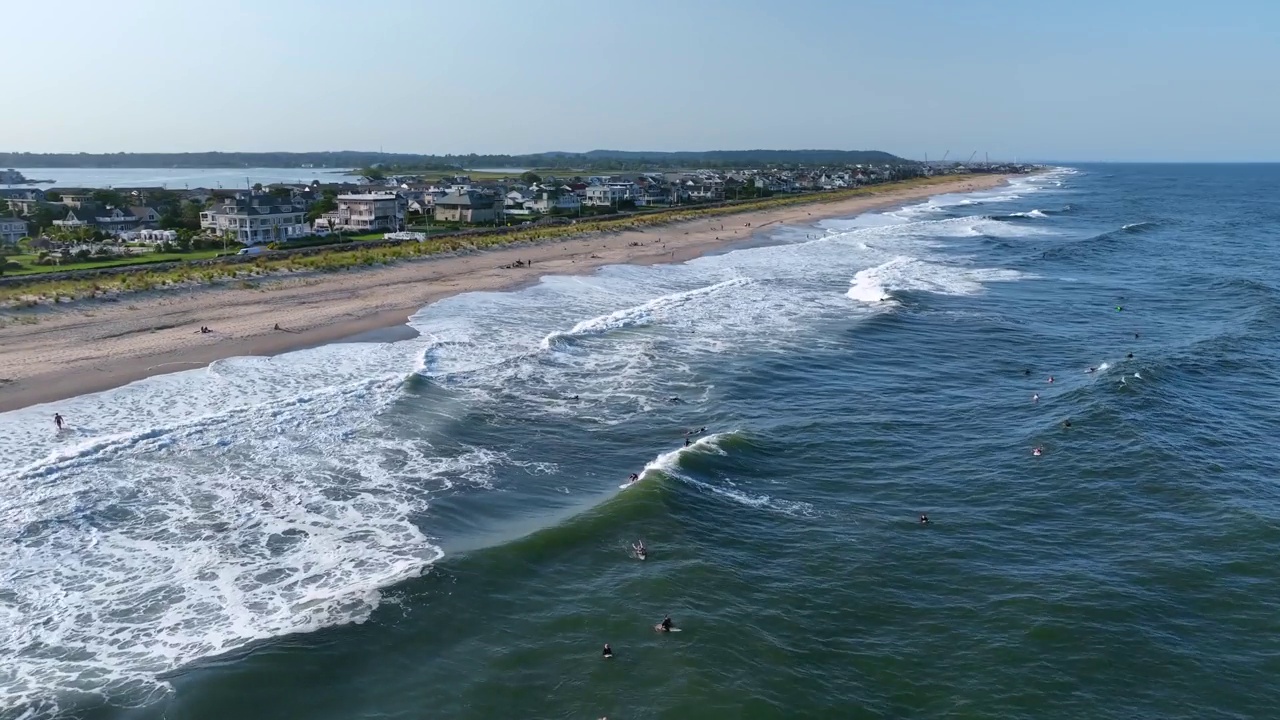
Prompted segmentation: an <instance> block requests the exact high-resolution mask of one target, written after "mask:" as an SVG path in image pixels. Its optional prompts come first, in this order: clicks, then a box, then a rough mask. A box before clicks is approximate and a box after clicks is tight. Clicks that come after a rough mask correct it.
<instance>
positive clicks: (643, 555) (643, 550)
mask: <svg viewBox="0 0 1280 720" xmlns="http://www.w3.org/2000/svg"><path fill="white" fill-rule="evenodd" d="M631 551H632V552H634V553H635V554H636V559H637V560H646V559H648V557H649V548H647V547H645V546H644V540H637V541H636V542H635V543H633V544H632V545H631Z"/></svg>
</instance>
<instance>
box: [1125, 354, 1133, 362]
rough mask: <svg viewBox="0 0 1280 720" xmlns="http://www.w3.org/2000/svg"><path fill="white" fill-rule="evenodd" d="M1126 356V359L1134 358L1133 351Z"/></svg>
mask: <svg viewBox="0 0 1280 720" xmlns="http://www.w3.org/2000/svg"><path fill="white" fill-rule="evenodd" d="M1124 357H1125V359H1126V360H1132V359H1133V353H1129V354H1128V355H1125V356H1124Z"/></svg>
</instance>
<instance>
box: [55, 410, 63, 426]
mask: <svg viewBox="0 0 1280 720" xmlns="http://www.w3.org/2000/svg"><path fill="white" fill-rule="evenodd" d="M53 424H54V425H56V426H57V428H58V429H59V430H61V429H62V425H63V420H62V416H61V415H59V414H58V413H54V414H53Z"/></svg>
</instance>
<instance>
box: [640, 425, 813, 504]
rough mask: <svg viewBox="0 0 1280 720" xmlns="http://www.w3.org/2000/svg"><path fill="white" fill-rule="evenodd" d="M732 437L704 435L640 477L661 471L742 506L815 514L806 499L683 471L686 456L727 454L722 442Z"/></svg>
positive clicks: (652, 463) (658, 460) (655, 463)
mask: <svg viewBox="0 0 1280 720" xmlns="http://www.w3.org/2000/svg"><path fill="white" fill-rule="evenodd" d="M733 436H734V433H732V432H727V433H714V434H711V435H704V436H703V437H700V438H698V440H697V441H696V442H693V443H691V444H689V445H687V446H683V447H679V448H676V449H675V450H671V451H669V452H665V453H662V454H661V455H658V456H657V457H655V458H654V459H653V460H651V461H650V462H649V463H648V464H647V465H645V466H644V470H642V471H641V472H640V473H639V475H640V479H641V480H644V479H645V478H646V477H648V476H650V475H652V474H655V473H661V474H662V475H665V476H666V477H669V478H673V479H675V480H678V481H680V482H682V483H685V484H687V485H690V486H692V487H694V488H697V489H698V490H701V491H703V492H707V493H711V494H713V495H716V496H718V497H722V498H725V499H728V500H730V501H732V502H734V503H737V504H739V505H745V506H747V507H753V508H759V509H763V510H770V511H773V512H779V513H782V514H784V515H791V516H795V517H812V516H815V515H817V514H818V513H817V511H816V510H815V509H814V507H813V505H811V504H809V503H806V502H800V501H795V500H783V499H779V498H773V497H771V496H769V495H760V494H752V493H748V492H745V491H743V490H739V489H737V488H736V487H733V482H732V481H730V480H726V481H725V482H726V484H727V487H720V486H716V485H714V484H711V483H708V482H703V481H701V480H698V479H696V478H693V477H690V476H689V475H688V474H686V473H684V472H683V471H682V470H681V468H680V461H681V459H682V458H684V457H686V456H690V455H694V454H700V453H707V452H710V453H713V454H715V455H724V456H727V455H728V454H729V453H728V452H727V451H726V450H725V449H724V447H723V446H722V444H721V443H722V442H723V441H724V440H726V439H728V438H731V437H733Z"/></svg>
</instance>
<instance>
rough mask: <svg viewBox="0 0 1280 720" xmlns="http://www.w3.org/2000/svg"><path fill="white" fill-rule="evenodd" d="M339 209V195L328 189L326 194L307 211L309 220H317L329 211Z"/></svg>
mask: <svg viewBox="0 0 1280 720" xmlns="http://www.w3.org/2000/svg"><path fill="white" fill-rule="evenodd" d="M337 209H338V196H337V195H336V194H335V193H334V192H333V191H332V190H326V191H325V192H324V195H323V196H322V197H321V198H320V199H319V200H317V201H316V204H315V205H312V206H311V209H310V210H309V211H307V221H308V222H315V221H316V219H317V218H319V217H320V216H321V215H323V214H325V213H327V212H333V211H334V210H337Z"/></svg>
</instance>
